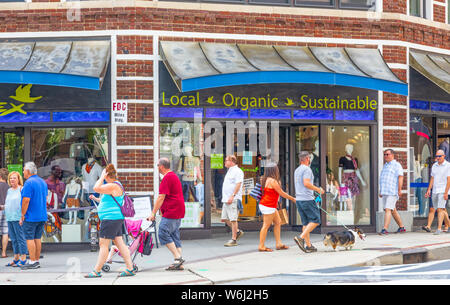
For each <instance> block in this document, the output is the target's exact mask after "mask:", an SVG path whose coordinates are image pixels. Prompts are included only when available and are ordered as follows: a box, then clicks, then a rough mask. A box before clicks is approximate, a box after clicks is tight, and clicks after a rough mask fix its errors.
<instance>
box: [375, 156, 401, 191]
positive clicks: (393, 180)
mask: <svg viewBox="0 0 450 305" xmlns="http://www.w3.org/2000/svg"><path fill="white" fill-rule="evenodd" d="M399 176H403V168H402V166H401V164H400V163H398V162H397V161H396V160H392V161H391V162H386V163H385V164H384V166H383V170H382V171H381V174H380V194H381V195H389V196H397V195H400V194H399V193H398V177H399Z"/></svg>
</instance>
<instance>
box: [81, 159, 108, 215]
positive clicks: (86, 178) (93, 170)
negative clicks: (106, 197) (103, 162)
mask: <svg viewBox="0 0 450 305" xmlns="http://www.w3.org/2000/svg"><path fill="white" fill-rule="evenodd" d="M102 172H103V168H102V167H101V166H100V165H99V164H98V163H97V161H96V160H95V159H94V158H92V157H91V158H88V162H87V163H86V164H84V165H83V166H82V169H81V173H82V175H83V182H84V183H85V184H86V193H87V197H88V198H89V195H94V196H95V197H98V194H96V193H95V192H94V185H95V183H96V182H97V180H98V179H99V178H100V176H101V175H102ZM91 205H92V206H93V205H94V204H93V202H92V201H91Z"/></svg>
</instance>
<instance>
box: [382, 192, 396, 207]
mask: <svg viewBox="0 0 450 305" xmlns="http://www.w3.org/2000/svg"><path fill="white" fill-rule="evenodd" d="M382 196H383V197H381V201H382V202H383V206H384V208H383V209H390V210H395V205H396V204H397V201H398V196H392V195H382Z"/></svg>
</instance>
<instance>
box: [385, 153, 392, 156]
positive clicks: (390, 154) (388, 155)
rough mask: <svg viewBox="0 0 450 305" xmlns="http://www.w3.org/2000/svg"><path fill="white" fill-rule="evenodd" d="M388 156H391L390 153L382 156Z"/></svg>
mask: <svg viewBox="0 0 450 305" xmlns="http://www.w3.org/2000/svg"><path fill="white" fill-rule="evenodd" d="M389 155H392V154H391V153H387V154H384V156H389Z"/></svg>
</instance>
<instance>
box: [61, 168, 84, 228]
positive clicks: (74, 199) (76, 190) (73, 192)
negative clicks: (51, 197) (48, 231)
mask: <svg viewBox="0 0 450 305" xmlns="http://www.w3.org/2000/svg"><path fill="white" fill-rule="evenodd" d="M80 195H81V185H80V182H79V179H78V178H76V177H73V178H72V179H71V180H70V183H69V184H68V185H67V186H66V192H65V193H64V197H63V202H65V204H66V208H79V207H80V198H81V196H80ZM72 218H73V222H72ZM76 223H77V211H70V212H69V222H68V223H67V224H69V225H70V224H76Z"/></svg>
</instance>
